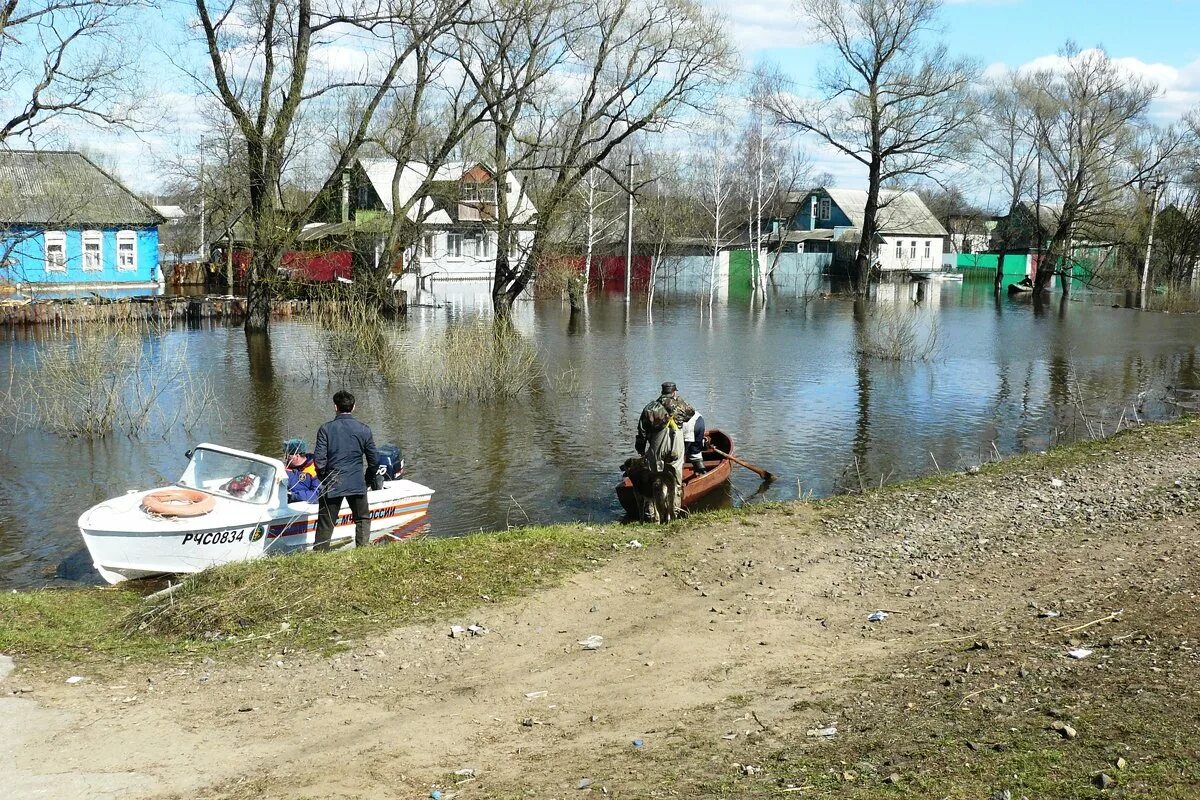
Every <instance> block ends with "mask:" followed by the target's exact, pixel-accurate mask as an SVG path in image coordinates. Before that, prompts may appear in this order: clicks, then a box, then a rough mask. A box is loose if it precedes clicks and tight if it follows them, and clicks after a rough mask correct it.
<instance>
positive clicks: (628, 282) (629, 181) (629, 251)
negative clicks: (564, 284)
mask: <svg viewBox="0 0 1200 800" xmlns="http://www.w3.org/2000/svg"><path fill="white" fill-rule="evenodd" d="M625 180H626V184H625V187H626V189H627V191H628V192H629V201H628V204H627V207H626V210H625V302H626V303H629V298H630V296H631V292H632V287H633V281H632V276H633V150H632V149H630V151H629V168H628V171H627V172H626V174H625Z"/></svg>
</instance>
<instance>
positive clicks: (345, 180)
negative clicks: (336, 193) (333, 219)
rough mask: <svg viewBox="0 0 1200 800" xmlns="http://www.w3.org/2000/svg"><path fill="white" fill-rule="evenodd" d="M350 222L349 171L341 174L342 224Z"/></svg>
mask: <svg viewBox="0 0 1200 800" xmlns="http://www.w3.org/2000/svg"><path fill="white" fill-rule="evenodd" d="M349 221H350V171H349V170H345V171H343V172H342V222H349Z"/></svg>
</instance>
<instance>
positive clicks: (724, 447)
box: [617, 428, 737, 518]
mask: <svg viewBox="0 0 1200 800" xmlns="http://www.w3.org/2000/svg"><path fill="white" fill-rule="evenodd" d="M705 438H706V440H707V444H708V446H707V447H706V448H705V450H704V468H705V469H707V470H708V472H706V473H704V474H703V475H697V474H696V473H695V471H694V470H693V469H692V466H691V465H690V464H688V463H687V462H686V461H685V462H684V464H683V501H682V504H683V507H684V508H687V507H688V505H690V504H691V503H694V502H696V501H697V500H699V499H700V498H701V497H704V496H705V495H707V494H708V493H710V492H711V491H712V490H713V489H716V488H717V487H719V486H720V485H721V484H723V483H725V481H727V480H729V473H730V471H731V470H732V469H733V463H732V462H731V461H730V460H729V459H727V458H725V457H724V456H719V455H717V454H716V453H715V452H714V448H715V449H716V450H721V451H724V452H725V453H728V454H730V455H737V454H736V453H735V452H734V450H733V439H732V438H731V437H730V436H729V434H727V433H725V432H724V431H721V430H718V429H716V428H711V429H709V430H708V431H707V432H706V436H705ZM617 499H618V500H620V501H621V507H622V508H624V509H625V512H626V513H627V514H629V515H630V516H631V517H635V518H636V517H637V516H638V501H637V497H636V495H635V494H634V491H633V484H632V483H630V482H629V478H625V479H624V480H622V481H621V482H620V483H619V484H617Z"/></svg>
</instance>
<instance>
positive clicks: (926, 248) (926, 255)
mask: <svg viewBox="0 0 1200 800" xmlns="http://www.w3.org/2000/svg"><path fill="white" fill-rule="evenodd" d="M929 246H930V243H929V242H925V258H926V260H928V259H929V258H930V257H931V256H932V253H931V252H930V249H929Z"/></svg>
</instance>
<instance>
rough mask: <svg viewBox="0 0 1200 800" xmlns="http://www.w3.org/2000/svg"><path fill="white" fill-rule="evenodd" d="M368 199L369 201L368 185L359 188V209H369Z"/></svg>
mask: <svg viewBox="0 0 1200 800" xmlns="http://www.w3.org/2000/svg"><path fill="white" fill-rule="evenodd" d="M367 199H368V198H367V187H366V185H363V186H360V187H358V207H359V208H366V207H367Z"/></svg>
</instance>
